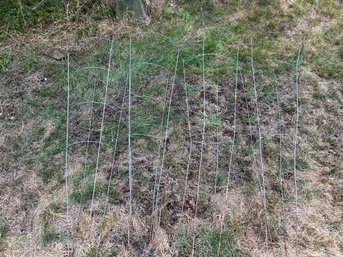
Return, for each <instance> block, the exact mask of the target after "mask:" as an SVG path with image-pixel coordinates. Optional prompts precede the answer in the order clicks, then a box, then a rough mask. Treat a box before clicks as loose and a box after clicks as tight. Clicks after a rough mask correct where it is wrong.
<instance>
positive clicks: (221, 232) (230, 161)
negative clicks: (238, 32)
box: [217, 44, 240, 257]
mask: <svg viewBox="0 0 343 257" xmlns="http://www.w3.org/2000/svg"><path fill="white" fill-rule="evenodd" d="M239 51H240V46H239V44H238V46H237V56H236V78H235V102H234V111H233V136H232V144H231V149H230V159H229V168H228V172H227V184H226V190H225V203H227V202H228V201H227V200H228V196H229V186H230V179H231V173H232V160H233V154H234V151H235V143H236V124H237V91H238V72H239ZM225 211H226V210H224V214H223V218H222V220H221V222H220V233H219V243H218V252H217V253H218V257H220V251H221V240H222V234H223V228H224V221H225Z"/></svg>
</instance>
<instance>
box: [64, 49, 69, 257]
mask: <svg viewBox="0 0 343 257" xmlns="http://www.w3.org/2000/svg"><path fill="white" fill-rule="evenodd" d="M67 61H68V73H67V81H68V82H67V114H66V115H67V124H66V141H65V169H64V179H65V201H66V221H67V228H68V229H69V223H70V220H69V188H68V175H69V174H68V161H69V112H70V59H69V53H68V54H67ZM69 232H70V231H69ZM66 240H67V256H68V257H69V256H70V249H69V248H70V233H68V235H67V239H66Z"/></svg>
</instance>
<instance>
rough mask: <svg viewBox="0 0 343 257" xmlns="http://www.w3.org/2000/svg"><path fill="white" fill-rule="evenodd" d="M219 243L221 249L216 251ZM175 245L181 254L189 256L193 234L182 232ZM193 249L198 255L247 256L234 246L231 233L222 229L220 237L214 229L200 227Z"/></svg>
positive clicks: (213, 256)
mask: <svg viewBox="0 0 343 257" xmlns="http://www.w3.org/2000/svg"><path fill="white" fill-rule="evenodd" d="M219 244H220V245H221V247H220V248H221V250H220V252H218V249H219ZM176 247H177V249H178V250H179V251H180V254H182V256H190V255H191V254H192V250H193V249H192V248H193V236H192V235H190V234H187V233H186V232H182V233H180V234H179V235H178V237H177V239H176ZM195 248H196V249H195V250H196V252H197V256H199V257H216V256H227V257H244V256H247V255H246V254H244V253H243V252H241V251H240V250H238V249H237V248H236V243H235V240H234V237H233V235H232V234H231V233H230V232H228V231H224V232H223V233H222V235H221V237H220V232H219V231H218V230H216V229H201V230H200V231H198V233H197V237H196V241H195Z"/></svg>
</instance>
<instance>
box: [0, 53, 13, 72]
mask: <svg viewBox="0 0 343 257" xmlns="http://www.w3.org/2000/svg"><path fill="white" fill-rule="evenodd" d="M11 61H12V54H11V52H7V53H2V54H0V71H7V70H8V69H9V68H10V64H11Z"/></svg>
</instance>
